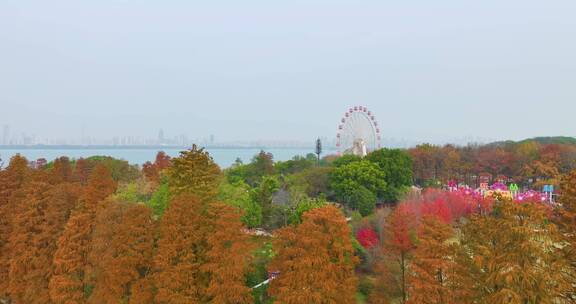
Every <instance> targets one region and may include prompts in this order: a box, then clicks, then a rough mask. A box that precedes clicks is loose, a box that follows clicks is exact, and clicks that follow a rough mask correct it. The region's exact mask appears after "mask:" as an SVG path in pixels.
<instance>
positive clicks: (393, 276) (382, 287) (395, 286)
mask: <svg viewBox="0 0 576 304" xmlns="http://www.w3.org/2000/svg"><path fill="white" fill-rule="evenodd" d="M383 230H384V240H383V244H382V249H381V252H380V259H379V261H378V262H377V265H376V271H377V273H378V280H377V283H378V285H377V286H376V291H375V293H374V294H373V301H374V302H376V303H382V302H383V303H387V301H391V300H394V301H395V300H396V299H398V300H399V301H400V302H401V303H406V301H407V300H408V287H409V285H408V275H409V266H410V260H411V259H412V254H413V251H414V249H415V248H416V246H415V239H416V233H417V231H416V217H415V215H414V213H413V212H412V211H411V210H410V209H409V208H407V207H406V206H403V205H400V206H398V207H397V208H396V209H395V210H394V211H393V212H392V213H390V215H389V216H388V218H387V219H386V223H385V225H384V228H383Z"/></svg>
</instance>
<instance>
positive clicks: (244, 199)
mask: <svg viewBox="0 0 576 304" xmlns="http://www.w3.org/2000/svg"><path fill="white" fill-rule="evenodd" d="M218 199H219V200H220V201H222V202H225V203H227V204H229V205H232V206H235V207H238V208H239V209H241V210H242V211H243V214H242V216H241V219H242V222H243V223H244V224H245V225H246V226H247V227H249V228H255V227H259V226H260V225H261V224H262V207H261V206H260V205H259V204H258V203H257V202H256V201H255V200H254V199H253V198H252V196H251V195H250V186H248V184H246V183H245V182H243V181H237V182H234V183H231V182H229V181H224V182H223V183H222V184H221V185H220V189H219V193H218Z"/></svg>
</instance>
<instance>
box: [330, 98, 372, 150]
mask: <svg viewBox="0 0 576 304" xmlns="http://www.w3.org/2000/svg"><path fill="white" fill-rule="evenodd" d="M380 140H381V138H380V129H379V128H378V122H377V121H376V117H375V116H374V114H373V113H372V111H370V110H368V108H366V107H363V106H356V107H353V108H350V109H348V111H346V113H344V116H343V117H342V119H341V120H340V124H339V125H338V133H337V134H336V148H337V149H338V153H339V154H340V155H342V154H354V155H358V156H366V155H367V154H368V153H370V152H372V151H374V150H377V149H379V148H380Z"/></svg>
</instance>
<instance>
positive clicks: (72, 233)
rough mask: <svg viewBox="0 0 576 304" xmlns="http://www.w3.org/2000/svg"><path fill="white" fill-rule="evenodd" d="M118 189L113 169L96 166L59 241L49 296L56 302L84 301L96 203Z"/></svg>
mask: <svg viewBox="0 0 576 304" xmlns="http://www.w3.org/2000/svg"><path fill="white" fill-rule="evenodd" d="M115 190H116V183H115V182H114V181H113V180H112V176H111V173H110V170H109V169H107V168H106V167H105V166H103V165H97V166H96V167H95V168H94V170H93V171H92V173H91V175H90V179H89V181H88V185H87V186H86V188H85V189H84V191H83V193H82V195H81V198H80V200H79V204H78V205H77V206H76V208H75V209H74V210H73V211H72V214H71V216H70V218H69V220H68V222H67V223H66V226H65V228H64V232H63V233H62V235H61V236H60V238H59V240H58V243H57V247H58V249H57V250H56V252H55V254H54V261H53V267H54V275H53V276H52V278H51V280H50V284H49V290H50V298H51V300H52V301H53V302H54V303H83V302H84V300H85V295H86V294H85V292H86V290H85V289H86V288H87V287H88V286H87V285H86V284H85V278H84V274H85V270H86V268H87V254H88V249H89V246H90V241H91V238H92V231H93V227H94V218H95V214H96V209H97V205H98V203H99V202H101V201H102V200H104V199H105V198H106V197H107V196H109V195H110V194H112V193H114V191H115Z"/></svg>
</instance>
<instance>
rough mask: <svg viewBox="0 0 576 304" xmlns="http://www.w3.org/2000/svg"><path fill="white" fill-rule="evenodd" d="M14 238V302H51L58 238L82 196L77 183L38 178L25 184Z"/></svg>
mask: <svg viewBox="0 0 576 304" xmlns="http://www.w3.org/2000/svg"><path fill="white" fill-rule="evenodd" d="M25 192H26V194H25V196H24V199H23V200H21V201H20V206H19V208H18V210H17V211H16V215H15V219H14V223H13V232H12V237H11V239H10V243H11V247H12V250H13V251H12V257H11V263H10V280H9V291H10V295H11V299H12V301H13V302H14V303H49V302H50V296H49V292H48V282H49V278H50V276H51V275H52V272H51V269H52V257H53V255H54V253H55V251H56V241H57V240H58V237H59V236H60V235H61V233H62V231H63V229H64V225H65V224H66V222H67V220H68V216H69V214H70V210H72V209H73V208H74V206H75V204H76V202H77V200H78V194H79V190H78V187H76V186H75V185H71V184H67V183H63V184H59V185H56V186H51V185H49V184H47V183H41V182H36V183H33V184H31V185H28V186H26V188H25Z"/></svg>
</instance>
